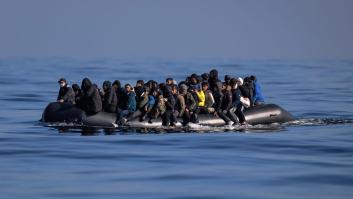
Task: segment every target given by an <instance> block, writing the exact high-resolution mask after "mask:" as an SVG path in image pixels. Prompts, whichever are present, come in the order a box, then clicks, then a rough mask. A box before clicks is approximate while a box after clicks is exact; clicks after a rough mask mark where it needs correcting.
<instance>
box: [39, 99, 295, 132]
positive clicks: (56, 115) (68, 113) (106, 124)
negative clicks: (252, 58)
mask: <svg viewBox="0 0 353 199" xmlns="http://www.w3.org/2000/svg"><path fill="white" fill-rule="evenodd" d="M244 115H245V119H246V121H247V123H248V124H250V125H257V124H271V123H285V122H290V121H293V120H294V117H293V116H292V115H291V114H290V113H289V112H288V111H286V110H284V109H283V108H281V107H280V106H278V105H276V104H266V105H260V106H255V107H251V108H248V109H244ZM198 119H199V124H200V125H208V126H222V125H225V122H224V121H223V120H222V119H221V118H219V117H216V116H214V115H213V114H200V115H199V117H198ZM41 121H42V122H45V123H70V124H76V125H78V126H80V125H82V126H88V127H102V128H112V127H117V126H116V124H115V122H116V113H106V112H99V113H97V114H95V115H87V114H86V113H85V112H84V111H83V110H81V109H79V108H77V107H76V106H74V105H72V104H69V103H58V102H53V103H50V104H49V105H48V106H47V107H46V108H45V110H44V112H43V115H42V120H41ZM176 126H177V127H181V126H182V119H181V118H178V122H177V124H176ZM121 127H127V128H129V127H130V128H159V127H162V121H161V119H160V118H158V119H155V120H153V121H152V123H151V122H148V121H144V122H140V121H139V118H136V119H133V120H131V121H127V122H126V123H125V124H124V125H123V126H121Z"/></svg>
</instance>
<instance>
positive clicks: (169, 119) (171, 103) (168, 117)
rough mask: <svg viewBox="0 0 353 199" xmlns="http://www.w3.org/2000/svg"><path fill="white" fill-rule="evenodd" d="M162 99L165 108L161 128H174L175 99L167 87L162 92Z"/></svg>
mask: <svg viewBox="0 0 353 199" xmlns="http://www.w3.org/2000/svg"><path fill="white" fill-rule="evenodd" d="M163 97H164V101H165V106H166V110H165V112H164V114H163V115H162V125H163V126H171V127H175V122H176V121H174V119H175V118H174V115H173V113H174V108H175V104H176V102H175V98H174V96H173V94H172V90H171V88H170V87H169V86H166V87H164V91H163Z"/></svg>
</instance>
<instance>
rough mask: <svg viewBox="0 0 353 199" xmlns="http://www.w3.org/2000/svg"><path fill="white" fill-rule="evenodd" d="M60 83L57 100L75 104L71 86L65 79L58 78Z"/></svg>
mask: <svg viewBox="0 0 353 199" xmlns="http://www.w3.org/2000/svg"><path fill="white" fill-rule="evenodd" d="M58 83H59V85H60V90H59V94H58V97H57V102H60V103H63V102H68V103H71V104H75V93H74V90H72V88H71V87H70V86H69V85H67V82H66V79H64V78H60V79H59V81H58Z"/></svg>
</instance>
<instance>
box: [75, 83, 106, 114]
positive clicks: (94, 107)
mask: <svg viewBox="0 0 353 199" xmlns="http://www.w3.org/2000/svg"><path fill="white" fill-rule="evenodd" d="M81 91H82V96H81V99H80V108H82V109H83V110H84V111H85V112H86V113H87V114H89V115H91V114H92V115H93V114H96V113H98V112H100V111H102V99H101V96H100V94H99V92H98V90H97V89H96V88H95V87H94V86H93V85H92V82H91V80H89V79H88V78H84V79H83V80H82V85H81Z"/></svg>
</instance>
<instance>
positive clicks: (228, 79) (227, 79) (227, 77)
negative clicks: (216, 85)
mask: <svg viewBox="0 0 353 199" xmlns="http://www.w3.org/2000/svg"><path fill="white" fill-rule="evenodd" d="M230 79H232V78H231V77H230V75H225V76H224V83H226V84H227V85H229V81H230Z"/></svg>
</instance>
